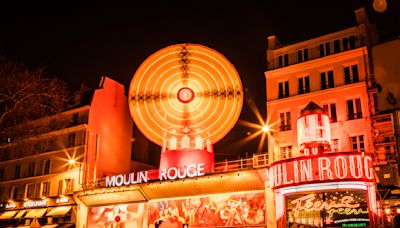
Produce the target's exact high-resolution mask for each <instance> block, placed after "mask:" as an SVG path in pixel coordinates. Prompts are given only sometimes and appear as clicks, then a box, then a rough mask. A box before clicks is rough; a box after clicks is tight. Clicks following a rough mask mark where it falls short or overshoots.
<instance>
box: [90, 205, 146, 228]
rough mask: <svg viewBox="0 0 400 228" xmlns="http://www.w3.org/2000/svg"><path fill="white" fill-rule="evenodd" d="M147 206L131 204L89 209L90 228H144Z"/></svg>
mask: <svg viewBox="0 0 400 228" xmlns="http://www.w3.org/2000/svg"><path fill="white" fill-rule="evenodd" d="M146 215H147V213H146V204H145V203H130V204H118V205H108V206H100V207H92V208H89V214H88V223H87V227H89V228H97V227H101V228H128V227H129V228H136V227H140V228H142V227H143V228H144V227H147V223H146V217H147V216H146Z"/></svg>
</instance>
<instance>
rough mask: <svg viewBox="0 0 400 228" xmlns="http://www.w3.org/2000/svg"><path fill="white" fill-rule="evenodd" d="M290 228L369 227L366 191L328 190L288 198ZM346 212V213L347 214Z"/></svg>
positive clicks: (287, 211)
mask: <svg viewBox="0 0 400 228" xmlns="http://www.w3.org/2000/svg"><path fill="white" fill-rule="evenodd" d="M283 206H285V207H284V208H286V219H287V220H286V224H287V226H288V227H369V225H370V224H369V215H368V213H369V212H368V204H367V199H366V192H365V191H336V192H334V191H328V192H314V193H307V194H294V195H289V196H286V197H285V205H283ZM344 212H345V213H344Z"/></svg>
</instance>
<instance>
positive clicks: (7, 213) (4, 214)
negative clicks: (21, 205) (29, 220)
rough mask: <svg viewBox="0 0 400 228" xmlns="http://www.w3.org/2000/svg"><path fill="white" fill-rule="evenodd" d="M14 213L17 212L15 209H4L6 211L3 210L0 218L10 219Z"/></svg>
mask: <svg viewBox="0 0 400 228" xmlns="http://www.w3.org/2000/svg"><path fill="white" fill-rule="evenodd" d="M15 214H17V211H6V212H4V213H3V214H1V215H0V219H10V218H12V217H13V216H14V215H15Z"/></svg>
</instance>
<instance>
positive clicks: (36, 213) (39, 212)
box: [25, 208, 47, 218]
mask: <svg viewBox="0 0 400 228" xmlns="http://www.w3.org/2000/svg"><path fill="white" fill-rule="evenodd" d="M46 210H47V209H46V208H43V209H32V210H30V211H28V213H26V215H25V218H35V217H36V218H41V217H43V215H44V213H46Z"/></svg>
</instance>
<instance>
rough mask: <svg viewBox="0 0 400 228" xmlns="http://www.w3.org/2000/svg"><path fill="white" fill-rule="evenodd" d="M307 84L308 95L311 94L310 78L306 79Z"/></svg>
mask: <svg viewBox="0 0 400 228" xmlns="http://www.w3.org/2000/svg"><path fill="white" fill-rule="evenodd" d="M305 83H306V86H305V87H306V91H305V92H306V93H309V92H310V77H308V76H307V77H305Z"/></svg>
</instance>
